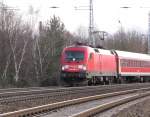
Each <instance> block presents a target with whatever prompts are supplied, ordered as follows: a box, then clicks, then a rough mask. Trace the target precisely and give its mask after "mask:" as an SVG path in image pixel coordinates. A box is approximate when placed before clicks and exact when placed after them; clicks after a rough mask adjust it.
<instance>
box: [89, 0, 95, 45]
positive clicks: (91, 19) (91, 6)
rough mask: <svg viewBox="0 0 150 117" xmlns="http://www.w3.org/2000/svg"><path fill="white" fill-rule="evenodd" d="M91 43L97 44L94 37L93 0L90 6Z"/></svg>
mask: <svg viewBox="0 0 150 117" xmlns="http://www.w3.org/2000/svg"><path fill="white" fill-rule="evenodd" d="M89 10H90V11H89V12H90V13H89V43H90V44H91V45H93V46H95V40H94V37H93V29H94V23H93V22H94V18H93V0H90V8H89Z"/></svg>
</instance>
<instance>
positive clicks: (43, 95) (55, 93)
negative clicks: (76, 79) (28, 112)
mask: <svg viewBox="0 0 150 117" xmlns="http://www.w3.org/2000/svg"><path fill="white" fill-rule="evenodd" d="M133 87H138V86H132V85H117V86H116V85H112V86H108V87H107V86H103V88H102V87H100V86H96V87H90V89H89V88H88V87H86V88H85V87H78V88H70V89H66V88H65V89H64V88H62V89H60V90H54V89H46V90H44V91H33V92H30V93H31V94H32V95H25V94H22V95H21V94H20V93H18V94H16V96H11V97H10V96H8V97H7V98H5V97H4V98H0V104H2V105H4V104H10V103H14V102H21V101H31V100H34V101H36V100H39V99H53V100H54V99H56V98H58V97H62V96H66V95H76V94H81V95H82V93H83V94H84V93H85V92H88V93H93V92H95V94H96V92H97V94H98V93H99V94H100V92H101V93H102V92H104V91H105V93H106V92H107V93H109V92H110V91H111V92H112V91H113V90H117V89H115V88H119V90H120V89H126V88H127V89H128V88H133ZM71 89H74V90H71ZM127 89H126V90H127ZM49 91H50V92H49ZM25 92H26V91H25ZM19 94H20V95H19ZM35 94H36V96H35ZM61 101H63V100H61Z"/></svg>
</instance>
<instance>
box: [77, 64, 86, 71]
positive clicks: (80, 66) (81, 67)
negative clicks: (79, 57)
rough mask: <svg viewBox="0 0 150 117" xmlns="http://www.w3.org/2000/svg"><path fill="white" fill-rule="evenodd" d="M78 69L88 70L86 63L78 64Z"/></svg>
mask: <svg viewBox="0 0 150 117" xmlns="http://www.w3.org/2000/svg"><path fill="white" fill-rule="evenodd" d="M78 69H82V70H86V66H85V65H78Z"/></svg>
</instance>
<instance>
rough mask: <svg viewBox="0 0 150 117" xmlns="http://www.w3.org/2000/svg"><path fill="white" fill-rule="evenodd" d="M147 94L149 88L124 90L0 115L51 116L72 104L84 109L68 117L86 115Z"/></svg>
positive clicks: (0, 115)
mask: <svg viewBox="0 0 150 117" xmlns="http://www.w3.org/2000/svg"><path fill="white" fill-rule="evenodd" d="M149 95H150V92H149V88H142V89H134V90H126V91H120V92H114V93H107V94H101V95H95V96H89V97H84V98H78V99H73V100H68V101H62V102H57V103H53V104H47V105H43V106H38V107H34V108H29V109H23V110H20V111H15V112H9V113H4V114H0V117H27V116H37V115H38V116H43V117H51V114H53V113H54V112H52V111H57V113H58V111H61V109H60V108H73V107H72V106H74V108H83V107H84V109H86V110H82V111H81V110H80V111H81V112H76V113H69V112H68V113H69V114H70V115H69V116H70V117H88V116H92V115H94V114H96V113H100V112H102V111H104V110H107V109H110V108H112V107H114V106H118V105H120V104H123V103H127V102H130V101H133V100H136V99H139V98H143V97H146V96H149ZM104 100H105V101H104ZM108 100H109V101H108ZM93 101H96V102H95V104H97V106H94V107H90V108H86V107H85V106H83V105H88V104H87V103H89V102H90V103H91V102H92V103H93ZM102 102H103V103H102ZM99 103H102V104H100V105H99ZM81 104H82V105H81ZM67 106H69V107H67ZM78 106H80V107H78ZM58 109H59V110H58ZM49 111H51V114H50V115H48V116H46V115H43V114H41V113H47V112H49ZM63 111H64V109H63ZM53 116H57V117H59V116H58V115H55V114H54V115H52V117H53ZM67 116H68V115H67ZM61 117H63V115H62V114H61Z"/></svg>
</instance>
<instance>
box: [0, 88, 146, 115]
mask: <svg viewBox="0 0 150 117" xmlns="http://www.w3.org/2000/svg"><path fill="white" fill-rule="evenodd" d="M143 90H149V88H142V89H134V90H127V91H120V92H113V93H108V94H102V95H96V96H89V97H84V98H78V99H73V100H68V101H63V102H57V103H53V104H47V105H43V106H38V107H33V108H28V109H23V110H19V111H14V112H8V113H4V114H0V117H27V116H33V115H35V114H38V113H43V112H47V111H50V110H53V109H57V108H61V107H65V106H69V105H75V104H79V103H84V102H88V101H92V100H98V99H103V98H107V97H112V96H117V95H124V94H129V93H134V92H136V91H143ZM80 117H81V116H80Z"/></svg>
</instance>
